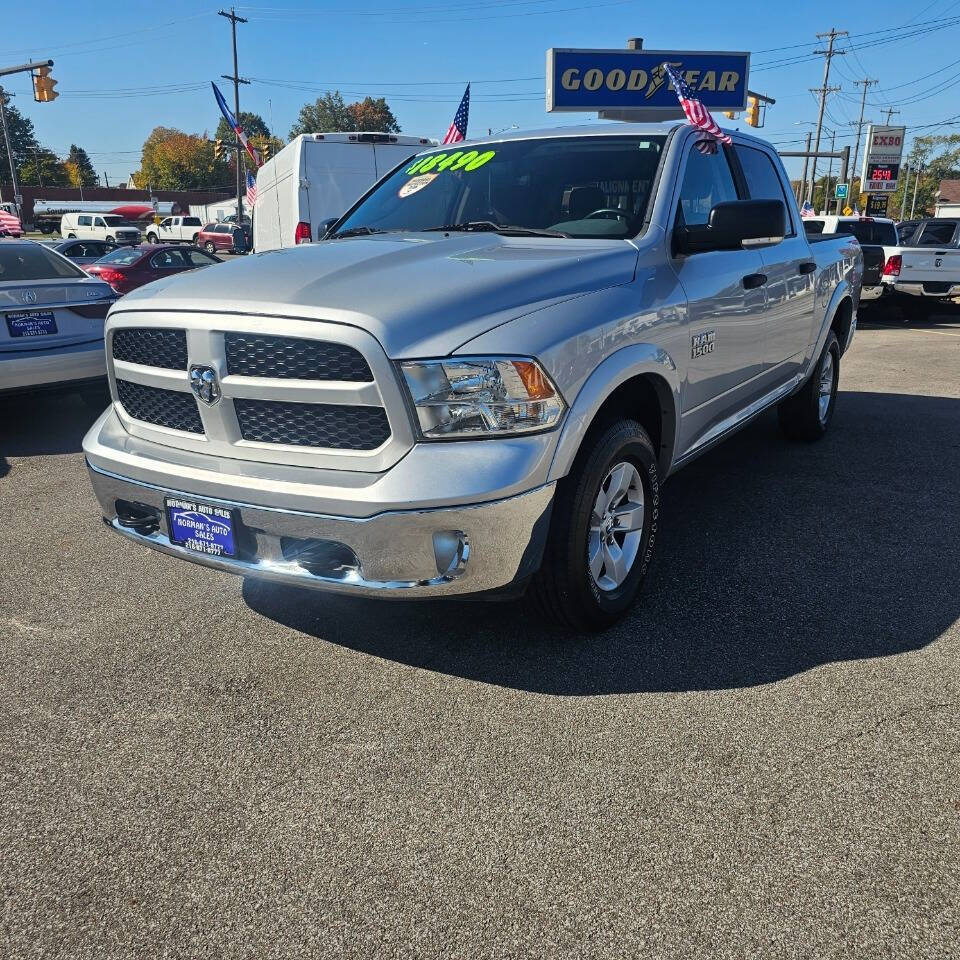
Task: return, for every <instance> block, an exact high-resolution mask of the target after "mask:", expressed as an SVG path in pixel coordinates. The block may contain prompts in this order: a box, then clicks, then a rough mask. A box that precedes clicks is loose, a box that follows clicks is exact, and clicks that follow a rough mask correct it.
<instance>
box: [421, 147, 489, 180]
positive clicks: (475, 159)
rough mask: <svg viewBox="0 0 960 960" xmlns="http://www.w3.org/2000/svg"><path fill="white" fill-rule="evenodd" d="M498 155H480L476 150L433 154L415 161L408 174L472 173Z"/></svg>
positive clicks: (486, 152) (487, 152)
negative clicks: (432, 172)
mask: <svg viewBox="0 0 960 960" xmlns="http://www.w3.org/2000/svg"><path fill="white" fill-rule="evenodd" d="M496 155H497V151H496V150H487V151H485V152H484V153H478V152H477V151H476V150H467V152H466V153H464V152H463V151H462V150H457V151H456V152H455V153H431V154H428V155H427V156H425V157H420V158H419V159H417V160H415V161H414V162H413V163H412V164H411V165H410V166H409V167H407V170H406V172H407V173H408V174H411V175H412V174H414V173H429V172H430V171H431V170H451V171H456V170H466V171H467V172H469V173H472V172H473V171H474V170H479V169H480V168H481V167H482V166H483V165H484V164H485V163H489V162H490V161H491V160H492V159H493V158H494V157H495V156H496Z"/></svg>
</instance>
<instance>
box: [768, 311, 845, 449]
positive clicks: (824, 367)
mask: <svg viewBox="0 0 960 960" xmlns="http://www.w3.org/2000/svg"><path fill="white" fill-rule="evenodd" d="M839 385H840V344H839V342H838V341H837V337H836V334H835V333H834V332H833V331H832V330H831V331H830V333H829V334H828V335H827V342H826V343H825V344H824V347H823V353H821V354H820V359H819V361H818V362H817V365H816V368H815V369H814V371H813V373H812V374H811V375H810V376H809V377H808V378H807V382H806V383H805V384H804V385H803V387H802V388H801V389H800V392H799V393H795V394H794V395H793V396H792V397H788V398H787V399H786V400H784V401H783V402H782V403H781V404H780V406H779V407H777V416H778V417H779V420H780V428H781V429H782V430H783V432H784V433H785V434H786V435H787V436H788V437H789V438H790V439H791V440H819V439H820V438H821V437H822V436H823V435H824V434H825V433H826V432H827V427H829V426H830V421H831V420H832V419H833V410H834V407H835V406H836V403H837V388H838V387H839Z"/></svg>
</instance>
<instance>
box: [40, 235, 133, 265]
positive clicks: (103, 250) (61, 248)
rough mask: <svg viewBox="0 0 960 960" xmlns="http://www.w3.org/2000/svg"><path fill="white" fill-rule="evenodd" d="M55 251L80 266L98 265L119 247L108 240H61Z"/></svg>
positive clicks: (54, 247) (55, 245)
mask: <svg viewBox="0 0 960 960" xmlns="http://www.w3.org/2000/svg"><path fill="white" fill-rule="evenodd" d="M53 249H54V250H56V251H57V253H59V254H60V255H61V256H64V257H66V258H67V259H68V260H71V261H73V262H74V263H75V264H77V265H78V266H81V267H82V266H86V265H87V264H90V263H96V262H97V260H99V259H100V258H101V257H103V256H105V255H106V254H108V253H110V251H111V250H116V249H117V245H116V244H115V243H110V242H109V241H107V240H61V241H59V243H55V244H53Z"/></svg>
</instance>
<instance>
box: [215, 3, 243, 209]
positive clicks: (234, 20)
mask: <svg viewBox="0 0 960 960" xmlns="http://www.w3.org/2000/svg"><path fill="white" fill-rule="evenodd" d="M217 15H218V16H221V17H226V18H227V20H229V21H230V31H231V33H232V35H233V76H232V77H230V76H227V74H225V73H224V74H221V76H222V77H223V79H224V80H232V81H233V115H234V117H236V119H237V123H239V122H240V84H241V83H249V82H250V81H249V80H244V79H243V77H241V76H240V73H239V72H238V70H237V24H238V23H246V22H247V21H246V20H245V19H244V18H243V17H238V16H237V14H236V12H235V11H234V8H233V7H231V8H230V12H229V13H227V11H226V10H219V11H218V12H217ZM234 136H235V137H236V141H237V226H240V223H241V221H242V219H243V173H242V163H243V144H242V143H241V142H240V134H239V133H237V134H235V135H234Z"/></svg>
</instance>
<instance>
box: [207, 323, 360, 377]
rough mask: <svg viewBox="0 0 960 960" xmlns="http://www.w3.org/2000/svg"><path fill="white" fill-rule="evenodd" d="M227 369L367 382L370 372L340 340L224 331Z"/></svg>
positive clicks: (254, 374) (246, 374) (247, 374)
mask: <svg viewBox="0 0 960 960" xmlns="http://www.w3.org/2000/svg"><path fill="white" fill-rule="evenodd" d="M224 346H225V348H226V354H227V373H229V374H236V375H239V376H243V377H276V378H278V379H283V380H346V381H351V382H354V383H360V382H370V381H372V380H373V374H372V373H371V372H370V367H369V365H368V364H367V361H366V360H364V358H363V354H361V353H360V351H359V350H354V348H353V347H350V346H347V345H346V344H343V343H326V342H324V341H323V340H306V339H303V338H298V337H274V336H264V335H262V334H254V333H227V334H225V335H224Z"/></svg>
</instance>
